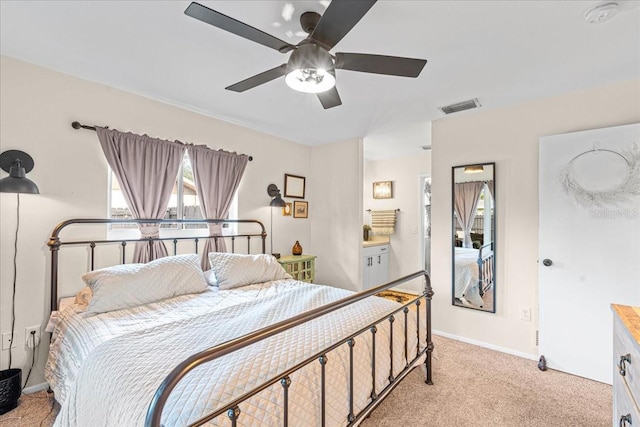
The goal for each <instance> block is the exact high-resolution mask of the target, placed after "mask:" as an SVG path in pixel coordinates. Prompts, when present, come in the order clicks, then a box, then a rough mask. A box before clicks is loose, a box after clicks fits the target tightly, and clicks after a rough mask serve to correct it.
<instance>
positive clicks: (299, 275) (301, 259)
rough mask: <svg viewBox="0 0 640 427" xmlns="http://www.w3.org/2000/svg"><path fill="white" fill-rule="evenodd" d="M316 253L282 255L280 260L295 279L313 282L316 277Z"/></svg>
mask: <svg viewBox="0 0 640 427" xmlns="http://www.w3.org/2000/svg"><path fill="white" fill-rule="evenodd" d="M316 258H317V257H316V256H315V255H288V256H283V257H280V259H279V260H278V262H279V263H280V264H281V265H282V267H284V269H285V270H286V272H287V273H289V274H290V275H291V276H292V277H293V278H294V279H296V280H300V281H301V282H309V283H313V281H314V280H315V278H316Z"/></svg>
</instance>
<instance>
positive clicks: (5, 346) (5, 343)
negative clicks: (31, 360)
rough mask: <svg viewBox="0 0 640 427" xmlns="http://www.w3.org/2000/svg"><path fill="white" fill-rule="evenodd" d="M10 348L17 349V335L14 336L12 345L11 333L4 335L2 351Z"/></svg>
mask: <svg viewBox="0 0 640 427" xmlns="http://www.w3.org/2000/svg"><path fill="white" fill-rule="evenodd" d="M9 346H11V348H16V335H15V334H14V335H13V343H11V332H7V333H4V334H2V349H3V350H9Z"/></svg>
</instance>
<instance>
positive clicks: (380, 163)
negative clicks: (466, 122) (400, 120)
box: [363, 140, 431, 292]
mask: <svg viewBox="0 0 640 427" xmlns="http://www.w3.org/2000/svg"><path fill="white" fill-rule="evenodd" d="M365 143H366V140H365ZM427 143H428V142H426V141H425V142H424V143H423V144H427ZM430 170H431V152H430V151H422V152H420V153H419V154H417V155H414V156H411V157H402V158H398V159H391V160H377V161H367V162H365V165H364V180H363V198H364V206H363V208H364V211H363V212H364V216H363V223H365V224H371V215H370V214H369V213H368V212H366V210H367V209H372V210H379V209H400V212H399V213H398V220H397V223H396V232H395V234H393V235H391V236H390V254H389V279H390V280H391V279H396V278H398V277H402V276H405V275H407V274H411V273H415V272H416V271H419V270H422V269H423V268H424V260H423V259H422V228H421V222H422V220H423V218H422V206H421V195H422V188H421V185H420V177H421V176H422V175H429V172H430ZM376 181H393V198H391V199H374V198H373V183H374V182H376ZM401 288H402V289H405V290H409V291H417V292H419V291H421V290H422V284H421V280H416V281H413V282H411V283H408V284H406V285H403V286H402V287H401Z"/></svg>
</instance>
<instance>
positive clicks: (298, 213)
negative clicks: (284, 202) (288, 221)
mask: <svg viewBox="0 0 640 427" xmlns="http://www.w3.org/2000/svg"><path fill="white" fill-rule="evenodd" d="M293 217H294V218H308V217H309V202H301V201H298V200H295V201H294V202H293Z"/></svg>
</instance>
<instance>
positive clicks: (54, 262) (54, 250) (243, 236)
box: [47, 218, 267, 311]
mask: <svg viewBox="0 0 640 427" xmlns="http://www.w3.org/2000/svg"><path fill="white" fill-rule="evenodd" d="M87 224H91V225H108V224H121V225H131V224H159V225H185V224H192V225H193V224H195V225H201V224H207V225H209V224H221V225H224V224H249V226H250V228H255V230H256V231H255V232H249V233H238V234H231V235H224V236H214V235H211V234H209V232H208V230H207V232H206V233H207V234H203V235H200V236H188V237H187V236H185V237H157V238H138V239H130V238H129V239H93V240H65V241H63V240H62V239H61V238H60V234H61V233H62V231H63V230H64V229H66V228H67V227H71V226H75V225H87ZM203 231H204V230H203ZM258 238H259V239H261V240H262V242H261V248H262V253H266V238H267V233H266V231H265V228H264V225H263V224H262V223H261V222H260V221H258V220H254V219H111V218H78V219H69V220H66V221H63V222H61V223H60V224H58V225H57V226H56V227H55V228H54V229H53V232H52V233H51V237H50V238H49V241H48V242H47V246H49V251H50V252H51V311H54V310H57V309H58V256H59V252H60V248H61V247H62V246H87V247H88V248H89V268H90V270H94V266H95V248H96V246H98V245H109V244H111V245H113V244H118V245H120V247H121V257H120V262H121V263H122V264H125V263H126V249H127V244H128V243H132V242H148V243H149V244H150V245H152V244H153V242H155V241H171V242H173V254H174V255H176V254H177V251H178V242H179V241H183V240H187V241H189V240H191V241H193V242H194V246H195V253H198V242H200V241H201V240H202V241H204V240H206V239H214V240H216V241H217V240H219V239H224V240H225V241H227V240H230V241H231V248H230V249H231V252H233V253H235V251H236V241H237V240H246V244H247V253H251V241H252V239H258Z"/></svg>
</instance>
